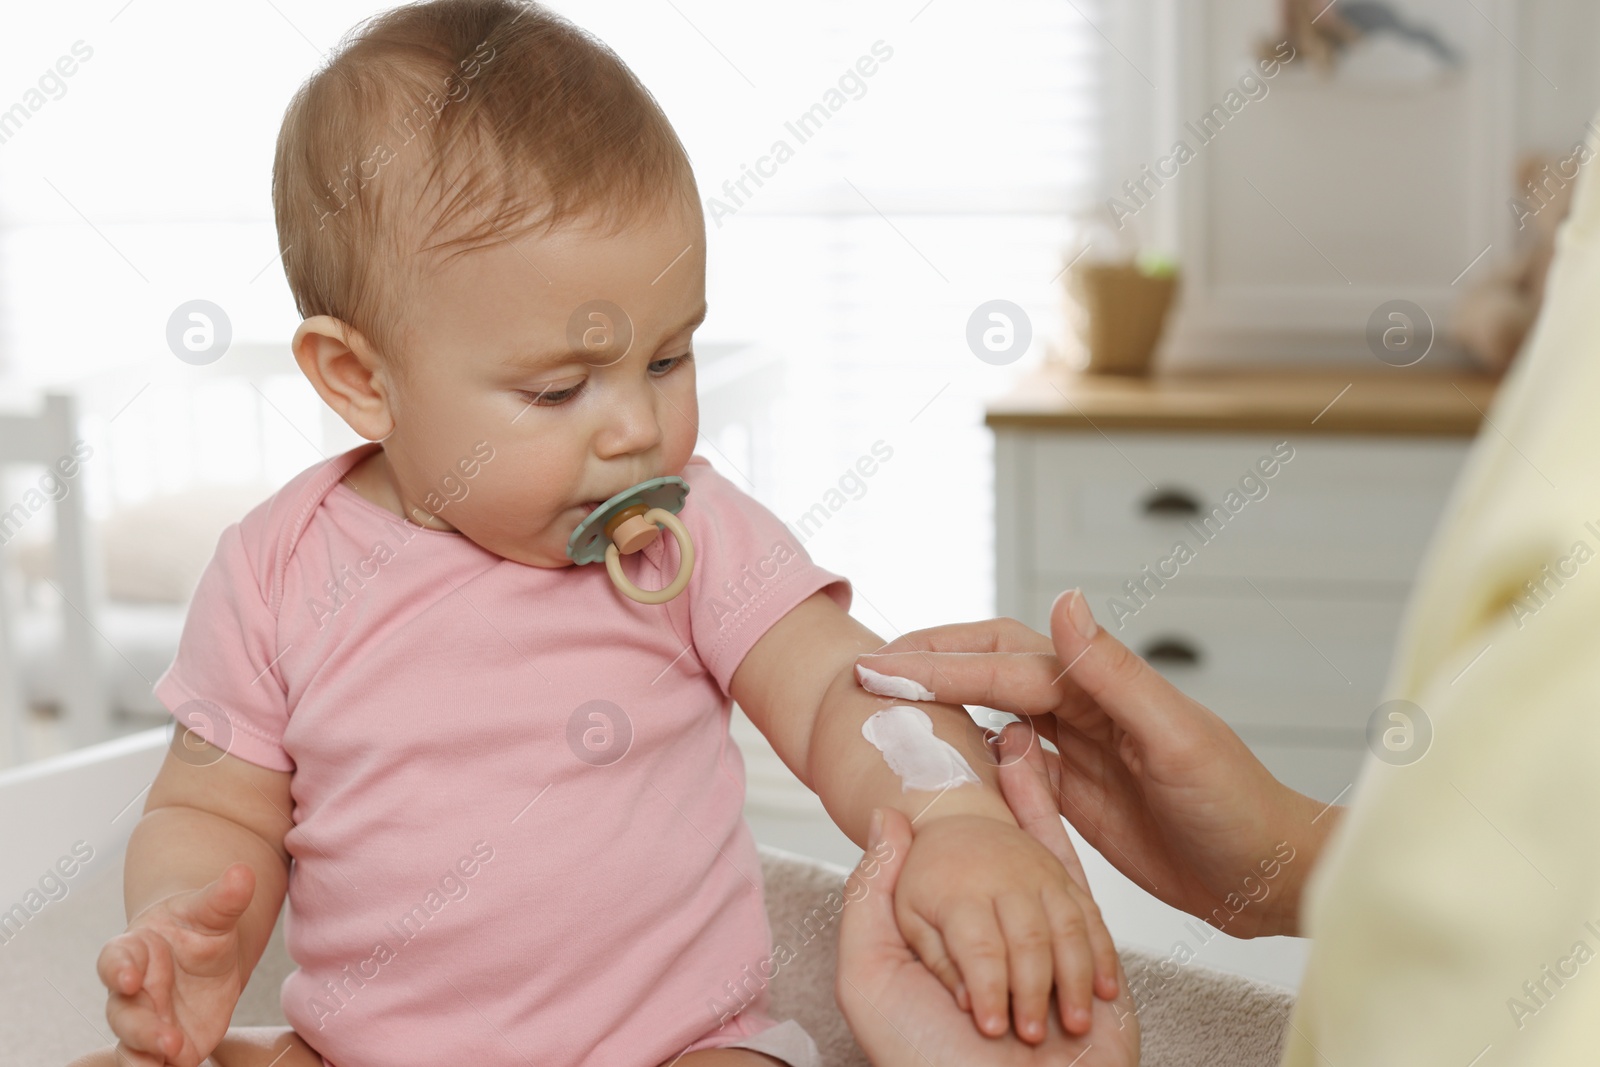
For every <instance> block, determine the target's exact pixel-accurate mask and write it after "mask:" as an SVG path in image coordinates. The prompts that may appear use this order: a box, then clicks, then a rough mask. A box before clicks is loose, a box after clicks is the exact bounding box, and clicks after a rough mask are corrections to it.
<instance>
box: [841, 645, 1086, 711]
mask: <svg viewBox="0 0 1600 1067" xmlns="http://www.w3.org/2000/svg"><path fill="white" fill-rule="evenodd" d="M856 663H857V665H858V666H859V667H862V668H865V669H866V670H868V671H871V672H872V673H873V674H877V675H888V676H890V677H892V678H908V679H910V680H911V681H913V682H916V683H917V684H918V685H920V686H922V687H923V688H924V689H926V690H927V691H928V692H930V693H932V694H933V695H932V696H931V697H923V698H922V699H929V700H939V701H942V702H944V703H946V704H978V705H981V706H983V707H986V708H994V709H995V710H997V711H1005V712H1010V713H1011V714H1013V715H1043V714H1046V713H1049V712H1054V711H1055V710H1056V709H1057V708H1058V707H1060V706H1061V703H1062V690H1061V689H1060V688H1058V687H1057V686H1056V684H1055V678H1056V676H1057V675H1058V674H1059V673H1060V667H1059V665H1058V664H1057V662H1056V657H1055V654H1054V653H1034V652H895V653H889V654H878V655H871V656H862V657H860V658H859V659H857V661H856ZM858 677H859V679H860V681H861V682H862V688H864V689H866V690H867V691H868V692H869V693H877V694H878V695H879V696H891V697H901V696H903V695H904V694H903V693H901V692H900V691H898V689H896V688H894V687H892V686H891V685H888V684H886V683H885V682H883V681H882V680H881V679H875V678H873V677H872V676H871V675H866V676H858Z"/></svg>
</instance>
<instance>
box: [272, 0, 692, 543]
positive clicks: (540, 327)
mask: <svg viewBox="0 0 1600 1067" xmlns="http://www.w3.org/2000/svg"><path fill="white" fill-rule="evenodd" d="M272 199H273V207H274V210H275V213H276V216H277V223H278V243H279V248H280V249H281V250H282V253H283V261H284V269H285V271H286V272H287V274H288V277H289V287H290V289H291V290H292V291H293V293H294V298H295V302H296V304H297V306H298V307H299V309H300V313H301V314H302V315H303V316H304V317H305V321H304V322H303V323H302V324H301V326H300V328H299V329H298V330H297V331H296V333H295V337H294V352H295V359H296V361H297V362H298V363H299V364H300V367H301V369H302V370H303V371H304V372H305V374H306V376H307V377H308V378H310V380H311V382H312V384H313V385H314V386H315V387H316V388H317V391H318V392H319V393H320V394H321V395H322V398H323V399H324V400H326V401H327V402H328V404H329V405H330V406H332V407H333V409H334V410H335V411H337V412H338V413H339V414H340V415H341V416H342V417H343V418H344V420H345V421H346V422H347V423H349V424H350V426H351V427H352V428H353V429H354V430H355V431H356V432H357V433H359V434H361V436H363V437H365V438H367V439H368V440H382V441H383V444H384V456H383V461H382V462H381V463H379V464H378V465H377V468H376V469H377V470H378V471H380V472H382V474H383V477H382V478H381V479H380V481H382V482H383V483H384V491H383V495H384V497H385V500H386V502H387V503H389V504H390V506H391V507H393V508H395V509H396V510H398V511H399V512H400V513H402V514H405V515H406V516H407V517H409V518H410V519H412V521H414V522H418V523H421V524H423V525H427V526H431V527H434V528H436V529H445V530H449V529H455V530H458V531H460V532H461V533H463V534H465V535H466V536H468V537H470V538H471V539H472V540H474V541H476V542H477V543H478V544H480V545H482V546H483V547H485V548H487V549H489V550H490V551H493V552H496V553H498V554H499V555H502V556H504V557H506V558H508V559H513V560H517V561H518V562H521V563H527V564H532V565H536V566H546V567H559V566H564V565H566V564H567V562H568V560H567V558H566V554H565V548H566V541H567V537H568V536H569V535H570V534H571V532H572V530H573V529H574V528H575V527H576V526H577V524H578V523H579V522H580V521H581V520H582V518H583V516H584V515H585V514H587V512H588V510H590V509H589V507H587V506H586V505H590V504H594V503H598V502H600V501H602V500H604V499H606V498H607V497H609V496H612V495H613V494H615V493H618V492H620V491H622V490H623V489H626V488H628V487H629V486H631V485H634V484H635V483H637V482H640V481H643V480H644V479H646V478H652V477H657V476H659V475H666V474H677V473H679V472H680V471H681V470H682V469H683V466H684V464H685V463H686V462H687V460H688V458H689V455H690V453H691V452H692V451H693V446H694V441H695V438H696V435H697V425H698V411H697V407H696V404H695V389H694V365H693V363H692V353H691V340H692V336H693V333H694V329H695V327H696V326H698V325H699V323H700V321H701V320H702V319H703V318H704V313H705V224H704V218H703V215H702V213H701V209H700V205H699V193H698V189H697V188H696V186H695V181H694V176H693V173H692V171H691V169H690V165H689V159H688V156H687V154H686V153H685V152H684V149H683V145H682V144H681V143H680V142H679V140H678V137H677V135H676V134H675V133H674V132H673V130H672V127H671V125H670V124H669V123H668V122H667V119H666V117H665V115H663V114H662V112H661V110H660V108H659V107H658V106H657V105H656V102H655V100H654V98H652V97H651V96H650V94H649V92H648V91H647V90H646V89H645V88H644V87H643V86H642V85H641V84H640V83H639V82H638V80H637V79H635V78H634V76H633V74H632V72H631V71H629V70H628V68H627V67H626V66H625V65H624V64H623V62H622V61H621V60H620V59H619V58H618V57H617V56H616V55H615V53H613V52H611V51H610V50H609V49H608V48H606V46H605V45H603V44H601V43H600V42H599V41H597V40H596V39H594V38H593V37H591V36H589V35H588V34H586V33H584V32H583V31H582V30H580V29H578V28H577V27H575V26H573V25H572V24H571V23H569V22H567V21H566V20H564V19H562V18H560V17H559V16H557V15H554V14H552V13H551V12H549V11H547V10H545V9H544V8H542V7H540V6H538V5H537V4H532V3H520V2H515V0H433V2H430V3H420V4H412V5H408V6H406V7H402V8H397V9H395V10H393V11H389V12H386V13H385V14H382V15H380V16H377V17H376V18H374V19H372V20H370V21H368V22H365V23H363V24H362V25H360V26H359V27H357V28H356V29H355V30H354V31H352V33H351V35H350V36H348V37H347V38H346V40H345V41H344V42H343V43H342V44H341V45H340V47H339V49H338V51H337V52H336V54H335V55H334V57H333V59H332V60H331V61H330V62H329V63H328V64H327V66H325V67H324V68H323V69H322V70H320V71H319V72H318V73H317V74H315V75H313V76H312V77H311V78H310V79H309V80H308V81H307V82H306V83H305V85H303V86H302V87H301V89H300V91H299V92H298V93H296V94H295V97H294V100H293V101H292V102H291V103H290V105H289V109H288V113H287V114H286V115H285V117H284V122H283V128H282V130H281V132H280V133H279V136H278V147H277V156H276V160H275V162H274V166H273V177H272ZM596 302H600V303H599V304H598V305H597V304H596ZM491 450H492V458H490V459H488V460H487V461H485V459H484V457H485V456H486V455H490V454H491Z"/></svg>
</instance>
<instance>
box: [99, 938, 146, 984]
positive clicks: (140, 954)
mask: <svg viewBox="0 0 1600 1067" xmlns="http://www.w3.org/2000/svg"><path fill="white" fill-rule="evenodd" d="M149 965H150V948H149V946H148V945H146V944H145V942H144V939H143V938H142V937H137V936H135V935H133V934H118V935H117V936H116V937H113V938H112V939H111V940H110V941H107V942H106V943H105V947H104V948H102V949H101V950H100V958H99V959H98V960H97V961H96V962H95V970H96V972H97V973H98V974H99V975H100V981H101V983H102V984H104V985H105V987H106V988H107V989H109V990H111V992H113V993H120V994H122V995H123V996H128V997H131V996H133V994H135V993H137V992H138V991H139V990H140V989H143V988H144V976H145V971H146V969H147V968H148V967H149Z"/></svg>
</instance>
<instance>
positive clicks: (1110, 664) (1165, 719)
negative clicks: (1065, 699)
mask: <svg viewBox="0 0 1600 1067" xmlns="http://www.w3.org/2000/svg"><path fill="white" fill-rule="evenodd" d="M1050 640H1051V642H1052V643H1053V644H1054V645H1055V649H1056V656H1057V658H1058V659H1060V661H1061V664H1062V668H1063V669H1062V672H1061V673H1062V674H1064V675H1068V676H1069V677H1071V679H1072V682H1073V684H1075V685H1076V686H1077V687H1078V688H1079V689H1081V690H1083V691H1084V692H1085V693H1087V694H1088V695H1089V696H1090V697H1092V698H1093V699H1094V701H1095V703H1096V704H1098V705H1099V706H1100V709H1101V710H1102V711H1104V712H1105V713H1106V715H1107V716H1109V717H1110V718H1111V720H1112V721H1113V722H1115V723H1116V724H1117V725H1118V726H1120V727H1122V728H1123V729H1124V730H1126V731H1127V732H1128V733H1129V734H1131V735H1132V736H1133V738H1134V739H1135V740H1136V741H1143V740H1145V739H1146V738H1149V737H1151V736H1153V735H1155V734H1157V733H1159V732H1160V731H1162V730H1172V729H1177V728H1180V727H1182V726H1183V724H1184V716H1183V715H1182V714H1181V711H1182V710H1183V709H1185V708H1187V707H1188V705H1189V700H1188V698H1187V697H1185V696H1184V695H1183V694H1182V693H1181V692H1179V691H1178V689H1177V688H1175V687H1174V686H1173V685H1172V683H1171V682H1168V681H1167V680H1166V679H1165V678H1163V677H1161V675H1160V674H1158V673H1156V670H1155V668H1153V667H1151V666H1150V664H1148V663H1146V662H1145V661H1144V660H1143V659H1141V658H1140V657H1139V656H1138V655H1137V654H1136V653H1134V651H1133V650H1132V649H1130V648H1129V647H1128V646H1127V645H1125V644H1123V643H1122V642H1121V641H1118V640H1117V639H1116V638H1115V637H1112V636H1111V634H1110V633H1108V632H1107V631H1106V630H1104V629H1102V628H1101V627H1100V626H1099V625H1098V624H1096V623H1095V620H1094V615H1093V614H1092V613H1091V612H1090V611H1089V601H1088V600H1087V599H1085V597H1084V595H1083V590H1081V589H1068V590H1067V591H1066V592H1064V593H1062V594H1061V595H1060V596H1058V597H1056V600H1055V603H1054V604H1052V605H1051V606H1050Z"/></svg>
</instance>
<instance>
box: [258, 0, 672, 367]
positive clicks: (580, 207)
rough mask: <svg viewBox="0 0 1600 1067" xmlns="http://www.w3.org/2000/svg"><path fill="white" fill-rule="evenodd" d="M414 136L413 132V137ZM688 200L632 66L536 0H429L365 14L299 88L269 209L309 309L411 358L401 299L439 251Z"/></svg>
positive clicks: (656, 109) (665, 133) (652, 103)
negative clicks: (372, 15)
mask: <svg viewBox="0 0 1600 1067" xmlns="http://www.w3.org/2000/svg"><path fill="white" fill-rule="evenodd" d="M413 142H415V143H413ZM675 204H681V205H684V206H690V205H692V208H691V210H692V211H694V212H696V213H698V212H699V211H700V207H699V191H698V189H697V187H696V185H695V180H694V173H693V171H692V169H691V167H690V163H689V157H688V153H687V152H685V151H684V147H683V144H682V142H680V141H679V140H678V135H677V133H676V132H675V131H674V130H673V128H672V125H671V123H669V122H668V121H667V117H666V115H665V114H663V113H662V111H661V108H660V106H659V105H658V104H657V103H656V100H655V98H654V97H653V96H651V94H650V92H649V90H647V89H646V88H645V87H644V86H643V85H642V84H641V83H640V82H639V80H638V79H637V78H636V77H634V74H633V72H632V71H631V70H629V69H628V67H627V65H626V64H625V63H623V62H622V60H621V59H620V58H619V57H618V56H617V55H616V53H615V52H613V51H612V50H611V49H610V48H608V47H607V46H606V45H605V44H604V43H602V42H601V41H600V40H598V39H597V38H595V37H594V36H593V35H591V34H589V33H587V32H585V31H584V30H582V29H580V28H579V27H577V26H575V25H573V24H572V23H571V22H570V21H568V20H567V19H564V18H562V17H561V16H559V15H557V14H555V13H553V12H551V11H549V10H548V9H546V8H545V7H543V6H542V5H540V4H537V3H531V2H523V0H429V2H426V3H415V4H408V5H405V6H403V7H398V8H394V9H393V10H390V11H386V12H384V13H382V14H380V15H376V16H374V17H373V18H371V19H368V20H367V21H365V22H363V23H361V24H360V25H358V26H356V27H355V28H354V29H353V30H351V31H350V33H348V34H347V35H346V36H345V38H344V40H343V41H341V42H340V45H339V47H338V48H337V49H336V50H335V52H334V54H333V56H332V58H331V59H330V60H329V61H328V63H327V64H326V65H325V66H324V67H323V68H322V69H321V70H319V71H317V72H316V73H315V74H313V75H312V76H311V77H310V78H309V79H307V80H306V82H305V84H303V85H302V86H301V87H300V89H299V90H298V91H297V92H296V93H295V95H294V98H293V99H292V100H291V101H290V102H289V107H288V110H287V112H286V113H285V114H284V119H283V126H282V128H281V129H280V130H279V133H278V144H277V152H276V155H275V157H274V160H273V167H272V206H273V212H274V214H275V216H276V218H277V225H278V248H279V250H280V252H281V253H282V256H283V266H284V271H285V273H286V274H287V275H288V278H289V289H290V291H291V292H292V293H293V294H294V300H295V305H296V307H297V308H299V311H300V314H301V315H302V316H304V317H310V316H312V315H332V316H333V317H335V318H337V319H340V320H342V321H344V322H346V323H348V324H349V325H351V326H353V327H355V329H356V330H358V331H360V333H361V334H362V335H363V336H364V337H366V338H367V339H368V340H369V341H370V342H371V344H372V345H373V346H374V347H375V348H376V349H377V350H378V352H379V353H380V354H381V356H382V357H383V359H384V362H385V363H386V364H388V365H390V366H392V367H394V368H395V369H396V370H397V371H402V370H403V368H404V365H405V360H404V359H403V358H402V353H403V352H404V350H405V330H404V318H403V316H402V314H401V309H402V308H403V306H404V303H405V300H406V298H407V294H408V293H410V292H412V291H414V289H415V287H416V285H417V284H418V282H419V281H420V280H421V278H422V276H423V274H424V271H425V268H426V265H427V264H428V263H429V262H431V261H432V259H431V257H432V256H433V254H434V253H436V252H442V253H444V254H445V255H446V256H450V255H457V254H460V253H461V252H465V251H468V250H470V249H472V248H475V247H480V246H482V245H483V244H486V243H488V242H491V241H498V240H504V239H508V238H512V237H517V236H521V235H523V234H526V233H529V232H531V231H533V230H535V229H538V228H540V227H543V228H544V230H545V232H549V231H550V230H552V229H554V228H556V227H557V226H559V225H561V224H562V223H564V222H568V221H573V220H577V219H584V220H585V221H588V222H590V223H591V224H593V225H594V226H595V228H596V230H597V231H598V232H601V233H610V234H614V233H617V232H620V230H621V229H622V227H623V226H625V225H626V224H627V223H628V222H629V221H630V220H631V219H633V218H634V217H636V215H637V214H638V213H639V212H641V211H643V210H649V209H652V208H670V207H671V206H673V205H675Z"/></svg>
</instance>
